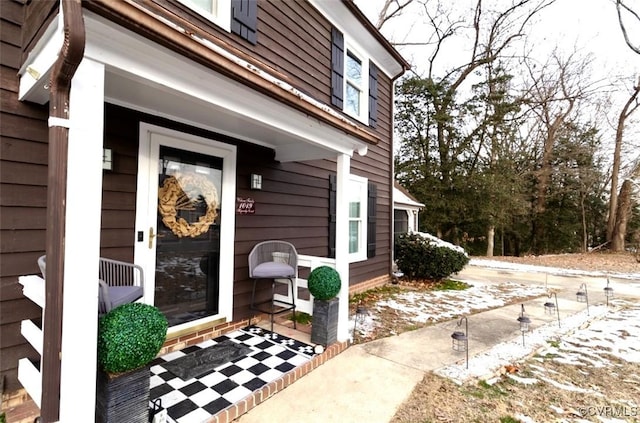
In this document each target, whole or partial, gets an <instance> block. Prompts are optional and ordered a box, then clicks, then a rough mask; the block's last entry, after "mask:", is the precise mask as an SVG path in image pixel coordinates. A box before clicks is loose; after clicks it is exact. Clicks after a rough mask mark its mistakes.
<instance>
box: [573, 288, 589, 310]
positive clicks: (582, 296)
mask: <svg viewBox="0 0 640 423" xmlns="http://www.w3.org/2000/svg"><path fill="white" fill-rule="evenodd" d="M576 301H578V302H579V303H587V316H588V315H589V293H588V292H587V284H585V283H583V284H582V285H580V288H579V289H578V292H576Z"/></svg>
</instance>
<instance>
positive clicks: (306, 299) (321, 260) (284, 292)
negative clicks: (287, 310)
mask: <svg viewBox="0 0 640 423" xmlns="http://www.w3.org/2000/svg"><path fill="white" fill-rule="evenodd" d="M320 266H329V267H333V268H335V267H336V260H335V259H333V258H327V257H316V256H308V255H304V254H300V255H298V277H297V279H296V280H295V287H294V288H295V289H294V290H293V291H294V292H295V294H296V298H295V303H296V311H301V312H303V313H307V314H310V315H312V314H313V296H312V295H311V293H310V292H309V288H308V285H307V279H306V278H307V277H308V276H309V273H311V271H312V270H313V269H315V268H316V267H320ZM276 282H280V283H282V284H283V285H284V289H277V290H276V294H275V295H274V299H275V300H276V301H284V302H291V301H292V298H291V291H290V290H289V289H287V286H288V282H289V281H288V280H286V279H282V280H276Z"/></svg>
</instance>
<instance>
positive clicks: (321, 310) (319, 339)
mask: <svg viewBox="0 0 640 423" xmlns="http://www.w3.org/2000/svg"><path fill="white" fill-rule="evenodd" d="M339 304H340V300H339V299H338V298H333V299H331V300H318V299H314V300H313V320H312V322H311V342H312V343H314V344H319V345H324V346H325V347H326V346H328V345H331V344H334V343H335V342H337V340H338V307H339Z"/></svg>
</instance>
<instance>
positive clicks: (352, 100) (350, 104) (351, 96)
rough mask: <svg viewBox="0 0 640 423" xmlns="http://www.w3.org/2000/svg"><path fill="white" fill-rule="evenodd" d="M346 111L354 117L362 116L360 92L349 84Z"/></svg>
mask: <svg viewBox="0 0 640 423" xmlns="http://www.w3.org/2000/svg"><path fill="white" fill-rule="evenodd" d="M346 97H347V98H346V100H347V101H346V103H345V111H346V112H347V113H351V114H354V115H358V116H359V115H360V90H358V89H357V88H356V87H354V86H353V85H351V84H349V83H347V96H346Z"/></svg>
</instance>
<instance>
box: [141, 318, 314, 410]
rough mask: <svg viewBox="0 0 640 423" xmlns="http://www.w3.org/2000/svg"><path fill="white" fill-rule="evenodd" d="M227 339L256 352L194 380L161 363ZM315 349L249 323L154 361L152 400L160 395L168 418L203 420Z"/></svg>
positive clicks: (240, 398) (308, 355) (285, 371)
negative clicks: (185, 377)
mask: <svg viewBox="0 0 640 423" xmlns="http://www.w3.org/2000/svg"><path fill="white" fill-rule="evenodd" d="M225 340H231V341H233V342H237V343H241V344H243V345H246V346H248V347H249V348H250V349H251V352H250V353H249V354H247V355H246V356H244V357H240V358H238V359H236V360H233V361H231V362H229V363H225V364H223V365H221V366H219V367H217V368H215V369H211V371H210V372H208V373H206V374H204V375H202V376H200V377H198V378H191V379H189V380H182V379H180V378H179V377H178V376H176V375H174V374H173V373H171V372H169V371H168V370H167V369H165V368H164V367H163V366H162V364H163V363H166V362H169V361H171V360H175V359H177V358H180V357H183V356H185V355H186V354H189V353H191V352H194V351H197V350H199V349H202V348H207V347H210V346H212V345H215V344H217V343H220V342H223V341H225ZM313 355H314V352H313V346H311V345H308V344H305V343H303V342H299V341H297V340H295V339H291V338H288V337H286V336H282V335H279V334H277V333H274V332H270V331H268V330H264V329H261V328H259V327H257V326H247V327H246V328H243V329H241V330H237V331H234V332H231V333H228V334H226V335H223V336H220V337H218V338H215V339H212V340H209V341H205V342H202V343H200V344H197V345H194V346H191V347H187V348H185V349H183V350H181V351H175V352H172V353H169V354H166V355H164V356H162V357H159V358H157V359H156V360H155V361H154V362H153V363H151V392H150V400H151V401H152V402H153V401H156V402H157V400H158V399H160V401H161V404H162V408H165V409H167V413H168V415H169V420H168V421H169V422H176V423H201V422H204V421H206V420H207V419H209V418H210V417H211V416H212V415H215V414H217V413H218V412H220V411H221V410H224V409H225V408H227V407H228V406H230V405H232V404H234V403H236V402H239V401H241V400H242V399H244V398H246V397H247V396H248V395H250V394H251V393H253V392H254V391H257V390H258V389H260V388H262V387H263V386H264V385H266V384H268V383H269V382H272V381H274V380H276V379H278V378H279V377H280V376H282V375H284V374H285V373H287V372H289V371H291V370H292V369H294V368H296V367H298V366H301V365H303V364H304V363H306V362H307V361H309V360H310V359H311V358H312V357H313ZM150 406H151V404H150Z"/></svg>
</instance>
